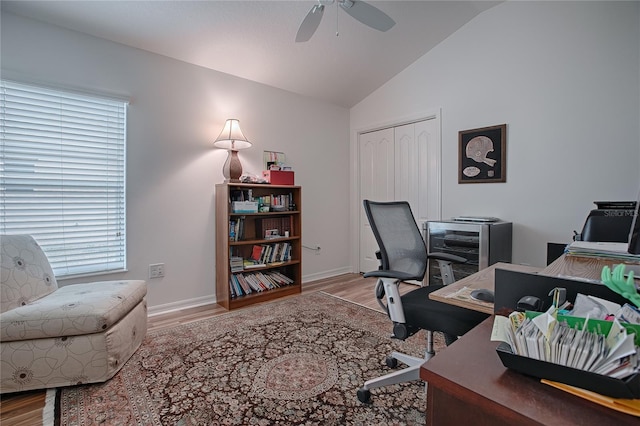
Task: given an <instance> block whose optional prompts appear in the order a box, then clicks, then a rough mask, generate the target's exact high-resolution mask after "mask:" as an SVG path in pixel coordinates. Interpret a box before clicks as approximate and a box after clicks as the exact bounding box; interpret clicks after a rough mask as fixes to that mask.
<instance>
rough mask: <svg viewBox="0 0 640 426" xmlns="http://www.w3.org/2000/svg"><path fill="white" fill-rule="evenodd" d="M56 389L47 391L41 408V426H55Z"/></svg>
mask: <svg viewBox="0 0 640 426" xmlns="http://www.w3.org/2000/svg"><path fill="white" fill-rule="evenodd" d="M56 393H57V389H55V388H54V389H47V394H46V395H45V398H44V407H43V408H42V426H53V425H54V424H55V408H56Z"/></svg>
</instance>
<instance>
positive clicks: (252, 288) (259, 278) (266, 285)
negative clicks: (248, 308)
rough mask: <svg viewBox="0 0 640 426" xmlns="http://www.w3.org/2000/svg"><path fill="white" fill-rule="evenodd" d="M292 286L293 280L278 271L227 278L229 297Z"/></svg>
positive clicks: (237, 274)
mask: <svg viewBox="0 0 640 426" xmlns="http://www.w3.org/2000/svg"><path fill="white" fill-rule="evenodd" d="M289 284H293V280H292V279H291V278H289V277H287V276H286V275H284V274H283V273H281V272H279V271H268V272H266V271H265V272H262V271H261V272H252V273H236V274H231V278H229V290H230V291H231V297H240V296H245V295H247V294H251V293H256V292H261V291H267V290H273V289H276V288H280V287H284V286H287V285H289Z"/></svg>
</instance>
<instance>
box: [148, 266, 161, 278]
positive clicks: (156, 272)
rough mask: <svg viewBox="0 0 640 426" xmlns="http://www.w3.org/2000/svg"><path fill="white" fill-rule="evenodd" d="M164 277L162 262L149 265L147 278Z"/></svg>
mask: <svg viewBox="0 0 640 426" xmlns="http://www.w3.org/2000/svg"><path fill="white" fill-rule="evenodd" d="M162 277H164V263H154V264H152V265H149V278H162Z"/></svg>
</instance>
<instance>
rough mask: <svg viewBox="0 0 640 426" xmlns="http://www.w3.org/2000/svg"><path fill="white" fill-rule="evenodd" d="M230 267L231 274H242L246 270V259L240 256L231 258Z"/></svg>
mask: <svg viewBox="0 0 640 426" xmlns="http://www.w3.org/2000/svg"><path fill="white" fill-rule="evenodd" d="M229 266H230V267H231V272H240V271H242V270H243V269H244V259H243V258H242V257H240V256H231V257H229Z"/></svg>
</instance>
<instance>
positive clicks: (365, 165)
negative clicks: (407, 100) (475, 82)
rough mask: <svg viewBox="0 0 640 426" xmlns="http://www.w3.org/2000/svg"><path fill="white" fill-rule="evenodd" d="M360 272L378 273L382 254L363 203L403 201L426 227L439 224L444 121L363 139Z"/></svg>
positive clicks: (425, 122)
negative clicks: (377, 253)
mask: <svg viewBox="0 0 640 426" xmlns="http://www.w3.org/2000/svg"><path fill="white" fill-rule="evenodd" d="M358 142H359V146H358V149H359V170H360V176H359V190H360V207H359V208H360V225H359V227H360V250H359V252H360V271H361V272H367V271H372V270H375V269H377V268H378V260H377V259H376V256H375V252H376V251H377V250H378V245H377V244H376V241H375V238H374V236H373V232H372V231H371V227H370V226H369V223H368V221H367V217H366V215H365V213H364V208H363V207H362V200H365V199H368V200H373V201H394V200H405V201H408V202H409V204H410V205H411V210H412V211H413V215H414V216H415V218H416V222H418V226H419V227H420V229H422V222H424V221H426V220H439V219H440V161H441V159H440V122H439V117H438V118H431V119H427V120H422V121H418V122H415V123H409V124H404V125H401V126H396V127H389V128H385V129H381V130H376V131H373V132H368V133H362V134H360V136H359V141H358Z"/></svg>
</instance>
